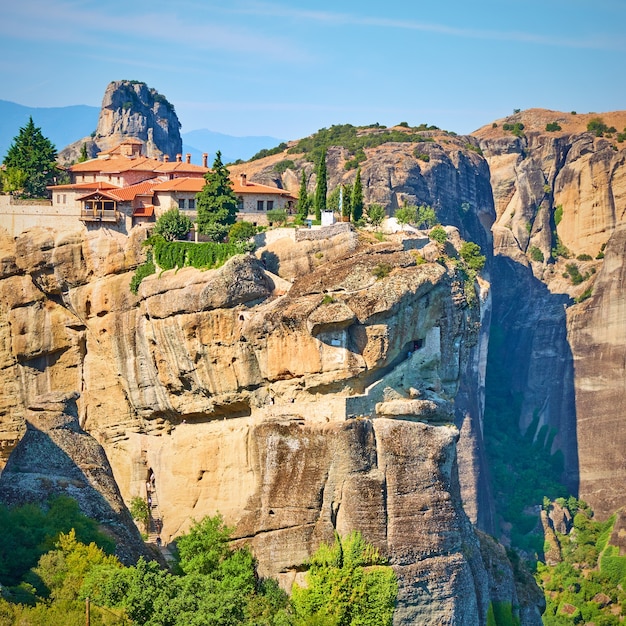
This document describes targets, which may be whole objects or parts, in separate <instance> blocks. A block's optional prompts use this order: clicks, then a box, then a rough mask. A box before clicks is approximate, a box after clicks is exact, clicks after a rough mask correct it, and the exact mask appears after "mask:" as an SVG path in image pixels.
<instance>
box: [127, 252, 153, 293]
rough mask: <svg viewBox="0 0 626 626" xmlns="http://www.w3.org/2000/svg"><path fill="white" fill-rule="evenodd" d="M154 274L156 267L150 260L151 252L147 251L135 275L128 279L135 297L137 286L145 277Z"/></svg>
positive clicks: (151, 259)
mask: <svg viewBox="0 0 626 626" xmlns="http://www.w3.org/2000/svg"><path fill="white" fill-rule="evenodd" d="M155 272H156V267H155V265H154V261H153V258H152V251H150V250H148V254H147V255H146V260H145V262H144V263H142V264H141V265H139V266H138V267H137V269H136V270H135V273H134V274H133V277H132V278H131V279H130V290H131V292H132V293H134V294H135V295H137V291H138V290H139V285H140V284H141V281H142V280H143V279H144V278H146V277H147V276H150V275H151V274H154V273H155Z"/></svg>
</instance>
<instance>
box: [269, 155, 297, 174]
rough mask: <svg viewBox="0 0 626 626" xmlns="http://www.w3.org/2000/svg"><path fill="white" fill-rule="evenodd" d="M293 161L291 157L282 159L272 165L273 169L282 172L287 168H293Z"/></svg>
mask: <svg viewBox="0 0 626 626" xmlns="http://www.w3.org/2000/svg"><path fill="white" fill-rule="evenodd" d="M294 167H295V163H294V162H293V161H292V160H291V159H283V160H282V161H278V163H276V165H274V171H275V172H278V173H279V174H283V173H284V172H286V171H287V170H289V169H291V170H292V169H294Z"/></svg>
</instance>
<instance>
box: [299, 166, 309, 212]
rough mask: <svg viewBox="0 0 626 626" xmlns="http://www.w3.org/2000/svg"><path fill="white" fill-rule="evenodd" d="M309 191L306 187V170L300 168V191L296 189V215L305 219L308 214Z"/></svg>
mask: <svg viewBox="0 0 626 626" xmlns="http://www.w3.org/2000/svg"><path fill="white" fill-rule="evenodd" d="M309 208H310V203H309V193H308V191H307V189H306V172H305V171H304V170H302V178H301V179H300V191H298V215H299V216H300V217H301V218H302V219H306V218H307V216H308V215H309Z"/></svg>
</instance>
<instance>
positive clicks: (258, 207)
mask: <svg viewBox="0 0 626 626" xmlns="http://www.w3.org/2000/svg"><path fill="white" fill-rule="evenodd" d="M256 210H257V211H262V210H263V200H257V201H256Z"/></svg>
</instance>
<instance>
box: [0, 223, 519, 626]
mask: <svg viewBox="0 0 626 626" xmlns="http://www.w3.org/2000/svg"><path fill="white" fill-rule="evenodd" d="M143 236H145V234H144V232H143V231H134V232H133V235H132V237H131V238H129V239H128V240H126V239H125V238H124V237H122V236H119V237H118V236H113V235H110V234H104V233H101V234H98V233H92V234H89V235H87V236H86V237H85V238H84V239H81V238H80V237H78V236H76V235H72V236H71V237H70V236H66V237H64V236H62V235H59V234H55V233H53V232H50V231H45V230H39V231H32V232H30V233H26V234H24V235H22V236H20V237H19V238H17V239H16V240H15V241H11V240H8V239H5V240H3V242H2V254H1V259H2V263H1V265H0V267H2V270H3V272H4V273H3V276H2V280H0V290H1V295H2V297H0V306H1V307H2V308H1V310H0V328H1V329H2V342H3V344H2V345H3V346H4V350H3V361H2V368H1V369H0V385H1V386H2V388H3V390H4V391H5V393H6V394H7V395H3V398H4V400H3V402H4V408H3V410H4V413H3V414H2V416H1V419H0V422H1V423H2V424H9V425H10V427H11V428H10V429H8V430H6V431H0V435H2V433H3V432H7V433H8V432H9V431H10V433H11V437H12V439H11V443H10V446H11V447H12V449H13V453H12V454H11V455H10V456H9V461H8V463H7V466H6V468H5V472H9V474H10V476H7V480H6V481H5V477H4V474H3V475H2V481H3V485H5V486H4V487H3V489H8V488H7V487H6V485H7V484H8V483H9V482H12V481H19V484H20V485H21V486H22V489H21V491H23V492H27V491H33V490H36V489H40V487H41V485H44V484H45V485H47V483H45V481H43V480H41V478H42V474H44V473H46V472H47V473H48V474H49V475H50V477H51V478H50V479H51V482H52V483H54V484H56V485H62V484H64V483H65V482H67V484H68V485H70V487H72V488H73V486H74V485H75V486H76V489H78V488H79V487H78V484H77V483H75V482H72V481H83V482H82V483H81V484H83V485H85V484H87V483H88V484H89V486H90V487H89V489H92V488H93V489H95V490H96V491H97V492H98V493H100V494H101V496H102V499H103V500H104V501H105V502H106V504H107V507H108V508H107V507H105V508H106V511H100V510H99V509H97V507H96V506H95V504H94V501H92V499H85V500H83V501H80V500H79V501H80V502H81V506H82V507H83V510H85V511H87V512H89V513H91V514H97V515H98V516H99V517H101V518H104V517H105V513H106V514H108V515H113V514H112V513H111V512H110V511H113V512H114V513H115V515H118V514H119V511H120V508H122V509H123V507H122V505H121V503H120V501H119V499H117V496H116V495H115V493H114V492H115V490H114V488H113V485H112V484H111V481H110V479H109V478H108V474H107V473H106V471H104V472H103V471H102V470H101V468H103V467H104V468H106V466H107V463H108V464H110V467H111V469H112V473H113V476H114V478H115V482H116V483H117V485H118V486H119V489H120V492H121V494H122V496H123V498H124V500H125V501H126V502H129V501H130V498H131V497H133V496H137V495H144V494H145V484H146V480H147V478H148V476H150V474H151V473H154V476H155V491H154V493H153V497H154V498H155V500H158V506H159V510H160V516H161V517H162V521H163V529H162V537H163V539H164V541H166V542H169V541H171V540H172V539H174V538H175V537H176V536H177V535H178V534H180V533H181V532H183V531H185V530H186V529H187V528H188V527H189V525H190V523H191V520H192V519H193V518H195V519H199V518H201V517H203V516H204V515H207V514H213V513H215V512H216V511H220V512H221V513H222V514H223V515H224V517H225V519H226V521H227V522H228V523H229V524H232V525H233V526H234V527H235V536H236V537H237V539H238V540H239V541H245V542H247V543H249V544H250V545H251V546H252V548H253V550H254V552H255V555H256V556H257V558H258V560H259V567H260V570H261V572H262V573H263V574H272V575H276V576H278V577H279V578H281V579H282V580H283V582H284V583H285V584H286V585H288V583H289V582H290V581H292V580H293V579H294V578H295V577H296V576H297V575H298V571H299V570H301V565H302V563H303V561H304V560H305V559H306V557H307V556H308V555H309V554H310V553H311V551H312V550H314V549H315V548H316V547H317V545H318V544H319V542H320V541H322V540H332V536H333V531H334V529H337V530H338V531H339V532H342V533H343V532H347V531H349V530H351V529H359V530H361V531H362V532H363V534H364V535H365V537H366V539H368V540H369V541H372V542H373V543H375V544H376V545H377V546H379V547H380V548H381V550H382V551H383V553H384V554H386V555H387V556H388V557H389V558H390V560H391V563H392V564H393V565H394V567H395V568H396V571H397V572H398V575H399V580H400V601H399V608H398V611H397V615H396V622H397V623H398V624H412V623H418V622H419V623H424V624H429V623H431V624H435V623H437V624H440V623H449V624H482V623H484V620H485V616H486V612H487V608H488V605H489V601H490V591H489V584H490V583H489V580H490V578H489V574H488V572H487V570H486V569H485V565H484V562H483V559H482V556H481V551H480V546H479V542H478V540H477V538H476V536H475V534H474V531H473V529H472V527H471V524H470V522H469V520H468V518H467V516H466V514H465V512H464V511H463V507H462V505H461V497H460V491H459V484H458V475H457V469H456V442H457V439H458V436H459V434H458V429H457V428H456V427H455V426H454V423H453V419H454V407H453V404H452V402H451V400H452V399H453V398H454V396H455V394H456V393H457V391H458V389H459V384H460V380H461V379H462V377H464V376H466V375H468V374H470V375H471V372H472V358H473V356H472V355H473V353H474V349H475V345H476V343H477V341H478V337H479V334H478V325H479V318H480V307H479V306H474V307H470V306H468V301H467V299H466V294H465V292H464V288H463V285H462V283H460V282H459V280H458V277H457V276H456V274H455V270H454V268H453V266H452V265H451V266H450V267H449V268H447V267H444V266H442V265H441V264H438V263H428V262H427V263H423V262H422V261H421V259H422V257H421V256H420V255H416V254H415V251H414V250H412V249H411V246H410V245H406V242H405V241H403V239H402V238H400V239H398V240H394V239H392V238H391V239H389V240H388V241H386V242H383V243H378V242H377V241H375V240H371V241H370V240H364V239H362V238H361V239H360V238H359V236H358V235H357V234H356V233H354V232H349V233H340V234H339V235H337V236H336V237H332V238H329V239H328V240H326V242H325V245H324V251H325V252H324V253H325V254H327V259H328V261H327V262H326V263H322V262H320V259H319V258H317V257H316V255H317V252H315V248H311V251H310V253H311V255H312V257H313V259H314V261H312V260H311V259H308V260H307V261H306V263H307V267H310V268H312V269H311V271H310V272H309V274H307V275H304V276H302V275H301V276H298V277H295V278H294V277H293V267H294V266H293V264H292V265H290V264H289V263H286V262H285V263H283V261H285V259H287V258H292V257H291V256H290V255H291V251H290V250H289V249H288V248H281V246H278V245H276V246H275V247H274V248H272V249H271V250H270V249H268V250H266V251H265V252H268V254H271V255H273V256H268V255H266V257H265V258H271V259H273V261H274V263H275V267H274V269H275V270H276V274H274V273H271V272H269V271H268V269H267V268H266V267H264V265H263V262H262V260H261V259H263V258H264V257H263V253H264V250H260V251H258V255H259V258H258V259H257V258H255V257H253V256H239V257H234V258H232V259H231V260H230V261H229V262H227V263H226V264H225V265H224V266H223V267H222V268H220V269H218V270H209V271H205V272H200V271H197V270H193V269H184V270H180V271H178V272H173V271H169V272H164V273H162V274H156V275H153V276H152V277H149V278H147V279H144V281H143V283H142V284H141V286H140V289H139V292H138V295H137V296H132V295H131V294H130V292H129V289H128V285H129V281H130V276H131V273H132V269H133V268H134V267H135V266H136V265H137V263H138V262H139V258H140V256H139V255H140V254H141V246H140V243H141V241H142V238H143ZM449 239H450V241H452V242H458V241H459V240H458V236H457V235H456V234H455V232H454V230H453V229H449ZM429 245H431V246H435V244H434V243H433V244H429ZM457 245H458V243H457ZM345 251H348V254H347V255H345ZM423 254H424V257H426V258H429V257H430V256H431V254H430V253H429V251H428V250H427V248H424V249H423ZM433 256H434V253H433ZM301 258H302V257H301ZM303 262H304V260H303ZM266 265H267V264H266ZM380 268H386V269H385V271H383V272H382V273H381V271H380ZM282 269H285V270H286V273H285V274H284V276H283V277H280V274H281V272H282ZM287 276H291V277H292V278H291V280H287V278H286V277H287ZM53 392H54V393H55V394H61V396H62V397H65V398H71V397H73V395H72V394H74V393H75V392H78V393H79V394H80V395H79V397H77V398H76V399H75V404H76V406H75V408H71V410H65V411H60V412H55V411H53V410H51V409H50V408H49V407H48V408H46V410H45V411H44V412H45V415H46V420H44V421H42V419H41V416H39V421H36V419H37V418H36V416H34V413H33V411H36V410H37V407H39V406H41V402H43V401H44V400H45V399H46V398H50V396H49V394H50V393H53ZM61 396H54V397H55V398H56V397H61ZM72 406H73V405H72ZM42 415H43V414H42ZM68 415H73V416H74V418H73V420H71V419H69V417H67V416H68ZM44 422H45V423H44ZM7 436H8V435H7ZM30 441H32V442H34V445H35V447H36V449H39V448H41V446H43V445H44V444H45V446H48V447H54V448H55V449H57V450H58V451H59V456H58V457H54V458H52V457H51V461H50V463H51V464H52V465H51V468H48V469H47V470H46V457H42V458H41V459H40V460H39V463H38V464H35V463H34V462H33V463H31V461H28V463H25V466H24V467H22V466H23V465H24V464H22V463H20V462H18V461H20V459H22V460H23V459H24V458H27V457H24V456H22V455H23V454H25V452H23V451H24V450H28V449H30V448H31V445H30V443H29V442H30ZM78 442H82V443H81V444H80V445H79V443H78ZM46 449H47V448H46ZM6 450H9V447H7V448H6ZM105 455H106V456H105ZM54 459H56V460H54ZM61 460H63V462H61ZM22 471H23V472H24V473H25V474H26V475H24V476H19V477H18V476H17V475H18V474H20V472H22ZM9 478H10V480H9ZM15 484H18V482H16V483H15ZM9 491H10V490H9ZM33 492H34V491H33ZM3 493H8V491H4V492H3ZM36 493H38V494H39V493H40V492H39V491H37V492H36ZM85 493H87V490H85ZM14 495H15V494H13V495H12V496H11V497H13V496H14ZM7 497H9V496H8V495H7ZM99 502H100V504H102V500H100V501H99ZM103 506H104V505H103ZM90 507H91V508H90ZM103 521H105V520H104V519H103ZM509 595H510V596H512V597H511V602H512V604H517V600H516V598H515V597H514V592H513V591H511V593H510V594H509Z"/></svg>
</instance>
